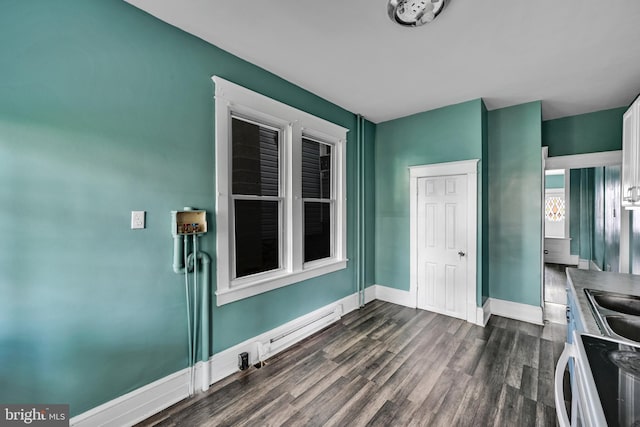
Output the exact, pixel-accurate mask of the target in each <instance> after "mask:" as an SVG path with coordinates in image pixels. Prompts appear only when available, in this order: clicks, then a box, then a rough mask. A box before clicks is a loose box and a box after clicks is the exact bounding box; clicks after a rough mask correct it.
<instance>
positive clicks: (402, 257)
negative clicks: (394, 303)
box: [375, 99, 483, 299]
mask: <svg viewBox="0 0 640 427" xmlns="http://www.w3.org/2000/svg"><path fill="white" fill-rule="evenodd" d="M375 156H376V168H375V171H376V183H375V185H376V187H375V188H376V191H375V202H376V203H375V206H376V208H375V217H376V219H375V221H376V224H375V239H376V254H375V260H376V262H375V278H376V283H378V284H380V285H385V286H390V287H393V288H397V289H403V290H409V258H410V257H409V170H408V167H409V166H415V165H424V164H433V163H442V162H450V161H457V160H469V159H480V158H481V157H482V101H481V100H479V99H477V100H473V101H468V102H465V103H462V104H456V105H451V106H448V107H444V108H439V109H437V110H431V111H427V112H424V113H419V114H414V115H412V116H408V117H403V118H400V119H396V120H391V121H388V122H384V123H379V124H378V126H377V129H376V143H375ZM481 181H482V180H481V176H479V183H478V186H479V189H480V191H482V182H481ZM479 197H480V200H482V199H481V197H482V196H481V195H480V196H479ZM478 213H479V215H480V218H479V221H482V217H481V215H482V209H481V205H480V204H479V206H478ZM482 241H483V240H482V229H481V228H480V229H479V230H478V266H479V267H480V266H481V265H482ZM478 274H479V276H478V285H479V286H481V283H482V275H481V274H482V272H481V269H480V268H479V269H478ZM478 294H479V295H478V299H480V298H481V292H478Z"/></svg>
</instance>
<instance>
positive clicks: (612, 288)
mask: <svg viewBox="0 0 640 427" xmlns="http://www.w3.org/2000/svg"><path fill="white" fill-rule="evenodd" d="M567 279H568V282H569V286H570V287H571V289H570V291H573V294H574V295H575V297H576V298H577V306H578V311H579V313H578V315H579V316H580V319H581V320H582V324H583V326H584V328H585V331H584V332H587V333H590V334H594V335H603V334H602V333H601V332H600V329H599V328H598V324H597V323H596V320H595V318H594V317H593V313H592V312H591V305H590V304H589V300H588V299H587V295H586V294H585V293H584V289H596V290H602V291H609V292H618V293H621V294H627V295H637V296H640V275H636V274H623V273H611V272H608V271H594V270H579V269H577V268H572V267H569V268H567Z"/></svg>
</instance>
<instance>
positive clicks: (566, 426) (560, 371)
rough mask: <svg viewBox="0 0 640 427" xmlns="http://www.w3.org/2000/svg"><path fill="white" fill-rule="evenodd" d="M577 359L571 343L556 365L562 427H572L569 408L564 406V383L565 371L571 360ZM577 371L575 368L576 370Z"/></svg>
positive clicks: (557, 400)
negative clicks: (568, 412)
mask: <svg viewBox="0 0 640 427" xmlns="http://www.w3.org/2000/svg"><path fill="white" fill-rule="evenodd" d="M571 358H573V359H575V355H574V352H573V346H572V345H571V344H569V343H565V344H564V350H562V354H561V355H560V358H559V359H558V364H557V365H556V373H555V378H554V382H553V385H554V391H555V392H554V397H555V401H556V414H557V415H558V424H559V425H560V427H570V426H571V422H570V421H569V415H567V408H566V407H565V404H564V390H563V387H562V385H563V382H564V370H565V368H566V367H567V365H568V364H569V359H571ZM574 369H575V368H574ZM574 397H575V396H574Z"/></svg>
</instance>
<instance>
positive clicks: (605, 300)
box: [584, 289, 640, 342]
mask: <svg viewBox="0 0 640 427" xmlns="http://www.w3.org/2000/svg"><path fill="white" fill-rule="evenodd" d="M584 291H585V293H586V294H587V299H588V300H589V303H590V304H591V309H592V311H593V313H594V317H595V319H596V323H597V324H598V327H599V328H600V331H601V332H602V333H603V334H605V335H608V336H610V337H614V338H620V339H624V340H629V341H634V342H640V297H638V296H635V295H625V294H620V293H616V292H607V291H600V290H595V289H585V290H584Z"/></svg>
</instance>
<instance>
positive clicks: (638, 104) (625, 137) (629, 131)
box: [620, 98, 640, 208]
mask: <svg viewBox="0 0 640 427" xmlns="http://www.w3.org/2000/svg"><path fill="white" fill-rule="evenodd" d="M639 169H640V98H638V99H636V100H635V102H634V103H633V104H631V107H629V109H628V110H627V111H626V112H625V113H624V115H623V116H622V188H621V191H620V194H621V196H622V206H624V207H626V208H633V207H640V170H639Z"/></svg>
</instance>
